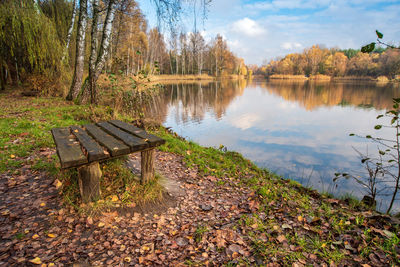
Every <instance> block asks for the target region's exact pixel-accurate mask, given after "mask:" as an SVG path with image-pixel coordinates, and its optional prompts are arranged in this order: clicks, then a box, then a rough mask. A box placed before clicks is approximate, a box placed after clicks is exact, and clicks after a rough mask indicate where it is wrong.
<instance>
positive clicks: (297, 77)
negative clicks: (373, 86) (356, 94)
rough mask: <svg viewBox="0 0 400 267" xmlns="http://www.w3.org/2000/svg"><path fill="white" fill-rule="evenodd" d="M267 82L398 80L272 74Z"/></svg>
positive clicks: (393, 81) (394, 80)
mask: <svg viewBox="0 0 400 267" xmlns="http://www.w3.org/2000/svg"><path fill="white" fill-rule="evenodd" d="M265 79H267V80H288V81H316V82H319V81H321V82H377V83H396V82H399V80H398V79H391V80H390V79H388V78H387V77H385V76H379V77H377V78H374V77H370V76H343V77H333V76H328V75H320V74H318V75H311V76H310V77H307V76H304V75H282V74H279V75H278V74H274V75H270V76H265Z"/></svg>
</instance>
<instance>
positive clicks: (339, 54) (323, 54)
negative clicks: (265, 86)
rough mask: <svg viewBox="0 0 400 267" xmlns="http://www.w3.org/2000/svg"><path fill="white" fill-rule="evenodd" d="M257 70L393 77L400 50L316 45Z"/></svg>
mask: <svg viewBox="0 0 400 267" xmlns="http://www.w3.org/2000/svg"><path fill="white" fill-rule="evenodd" d="M255 72H256V73H258V74H266V75H272V74H287V75H306V76H310V75H316V74H325V75H329V76H373V77H377V76H381V75H383V76H387V77H388V78H394V77H395V76H396V75H399V74H400V51H399V50H398V49H390V48H389V49H384V48H381V47H379V48H377V49H375V50H374V51H373V52H371V53H362V52H361V51H360V50H356V49H344V50H343V49H342V50H341V49H336V48H331V49H327V48H322V47H320V46H318V45H314V46H312V47H310V48H307V49H305V50H304V51H303V53H295V54H288V55H286V56H285V57H284V58H282V59H277V60H271V61H270V62H268V63H267V64H264V65H263V66H261V67H260V68H258V69H256V70H255Z"/></svg>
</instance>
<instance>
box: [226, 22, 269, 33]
mask: <svg viewBox="0 0 400 267" xmlns="http://www.w3.org/2000/svg"><path fill="white" fill-rule="evenodd" d="M232 31H234V32H237V33H241V34H244V35H247V36H253V37H254V36H260V35H263V34H265V33H266V30H265V29H264V28H262V27H261V26H260V25H259V24H258V23H257V22H256V21H254V20H252V19H249V18H244V19H241V20H238V21H235V22H234V23H233V24H232Z"/></svg>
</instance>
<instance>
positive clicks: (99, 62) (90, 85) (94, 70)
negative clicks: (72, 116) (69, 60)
mask: <svg viewBox="0 0 400 267" xmlns="http://www.w3.org/2000/svg"><path fill="white" fill-rule="evenodd" d="M95 1H98V0H95ZM114 14H115V0H110V2H109V4H108V7H107V15H106V18H105V21H104V26H103V34H102V38H101V43H100V48H99V52H98V54H97V57H96V61H95V63H94V59H95V58H94V57H93V58H91V60H90V66H89V77H88V79H87V80H86V81H85V84H84V86H82V88H81V90H80V92H79V95H78V97H77V98H78V102H79V103H83V102H86V100H87V99H86V98H87V96H88V95H90V102H91V103H92V104H97V100H98V99H97V88H96V82H97V79H98V78H99V76H100V74H101V72H102V70H103V68H104V65H105V61H106V57H107V53H108V49H109V46H110V39H111V30H112V24H113V21H114ZM92 52H93V50H92ZM94 53H95V52H94Z"/></svg>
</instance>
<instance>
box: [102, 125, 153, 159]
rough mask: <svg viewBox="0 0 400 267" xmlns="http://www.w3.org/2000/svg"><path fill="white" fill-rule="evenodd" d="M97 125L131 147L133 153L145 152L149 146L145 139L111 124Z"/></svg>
mask: <svg viewBox="0 0 400 267" xmlns="http://www.w3.org/2000/svg"><path fill="white" fill-rule="evenodd" d="M97 125H98V126H100V127H101V128H103V129H104V130H105V131H106V132H107V133H109V134H111V135H113V136H114V137H116V138H118V139H120V140H121V141H122V142H124V143H125V144H127V145H128V146H129V147H130V149H131V152H135V151H139V150H143V149H145V148H147V147H148V146H149V145H148V143H147V142H145V141H144V139H142V138H139V137H137V136H135V135H132V134H129V133H127V132H125V131H123V130H121V129H119V128H117V127H115V126H114V125H112V124H111V123H108V122H99V123H97Z"/></svg>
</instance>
